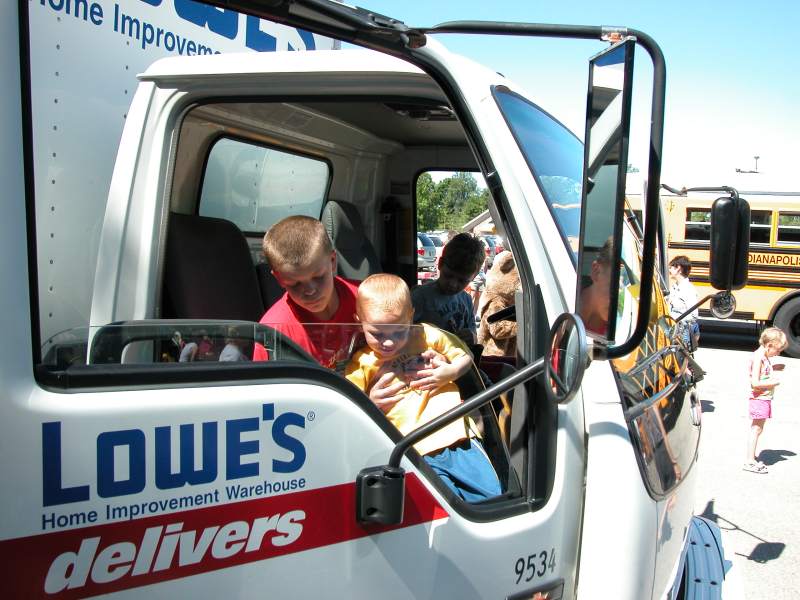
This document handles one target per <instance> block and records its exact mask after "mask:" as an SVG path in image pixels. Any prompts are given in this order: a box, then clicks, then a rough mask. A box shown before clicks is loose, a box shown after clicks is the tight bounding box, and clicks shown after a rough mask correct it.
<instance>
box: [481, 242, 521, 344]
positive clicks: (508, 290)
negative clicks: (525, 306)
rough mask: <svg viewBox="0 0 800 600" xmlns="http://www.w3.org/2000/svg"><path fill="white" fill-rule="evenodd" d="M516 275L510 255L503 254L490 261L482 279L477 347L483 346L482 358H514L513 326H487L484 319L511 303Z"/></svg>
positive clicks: (512, 323) (509, 323)
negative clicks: (482, 299)
mask: <svg viewBox="0 0 800 600" xmlns="http://www.w3.org/2000/svg"><path fill="white" fill-rule="evenodd" d="M519 286H520V281H519V272H518V271H517V265H516V263H515V262H514V256H513V255H512V254H511V252H508V251H504V252H501V253H500V254H498V255H497V256H496V257H495V259H494V264H493V265H492V268H491V269H489V273H487V275H486V292H485V293H484V295H483V298H484V301H483V304H482V305H481V310H480V317H481V325H480V328H479V329H478V343H479V344H483V354H484V356H514V354H515V353H516V351H517V323H516V321H510V320H502V321H497V322H495V323H489V322H488V321H487V320H486V319H487V317H489V316H491V315H492V314H494V313H496V312H497V311H500V310H502V309H504V308H508V307H509V306H512V305H513V304H514V302H515V298H514V293H515V292H516V291H517V290H518V289H519Z"/></svg>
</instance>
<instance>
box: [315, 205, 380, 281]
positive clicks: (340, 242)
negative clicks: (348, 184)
mask: <svg viewBox="0 0 800 600" xmlns="http://www.w3.org/2000/svg"><path fill="white" fill-rule="evenodd" d="M320 220H321V221H322V224H323V225H324V226H325V230H326V231H327V232H328V236H329V237H330V238H331V242H332V243H333V247H334V248H335V249H336V252H337V254H338V265H339V269H338V270H339V274H340V275H341V276H342V277H347V278H349V279H358V280H363V279H365V278H366V277H367V276H369V275H371V274H373V273H379V272H380V271H381V264H380V260H379V259H378V254H377V253H376V252H375V248H373V246H372V243H371V242H370V241H369V239H368V238H367V236H366V235H365V234H364V224H363V223H362V221H361V216H360V215H359V213H358V209H357V208H356V207H355V206H354V205H352V204H350V203H349V202H340V201H338V200H328V202H327V203H326V204H325V208H324V209H323V210H322V217H321V218H320Z"/></svg>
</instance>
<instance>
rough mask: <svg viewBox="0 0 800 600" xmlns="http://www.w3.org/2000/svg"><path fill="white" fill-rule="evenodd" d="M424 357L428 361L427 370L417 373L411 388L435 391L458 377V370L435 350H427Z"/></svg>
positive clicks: (423, 354)
mask: <svg viewBox="0 0 800 600" xmlns="http://www.w3.org/2000/svg"><path fill="white" fill-rule="evenodd" d="M422 357H423V358H424V359H425V361H426V368H424V369H420V370H419V371H417V378H416V379H415V380H414V381H412V382H411V383H410V387H411V388H413V389H415V390H419V391H433V390H436V389H438V388H440V387H442V386H443V385H445V384H446V383H450V382H451V381H453V380H454V379H456V378H457V377H458V371H457V369H456V368H455V367H454V366H453V365H451V364H450V362H449V361H448V360H447V357H445V356H444V355H442V354H439V353H438V352H436V351H435V350H426V351H425V352H423V353H422Z"/></svg>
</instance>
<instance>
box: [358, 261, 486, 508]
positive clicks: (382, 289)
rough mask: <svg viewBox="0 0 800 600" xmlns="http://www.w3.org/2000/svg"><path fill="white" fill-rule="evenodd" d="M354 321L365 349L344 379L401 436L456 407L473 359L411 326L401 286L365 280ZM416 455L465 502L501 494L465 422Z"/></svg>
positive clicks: (433, 332) (437, 334) (421, 445)
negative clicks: (459, 383)
mask: <svg viewBox="0 0 800 600" xmlns="http://www.w3.org/2000/svg"><path fill="white" fill-rule="evenodd" d="M356 315H357V317H358V320H359V322H360V323H361V325H362V328H363V332H364V337H365V338H366V342H367V347H366V348H364V349H362V350H359V351H358V352H357V353H356V354H355V355H354V356H353V358H352V359H351V361H350V364H349V365H348V367H347V370H346V372H345V375H346V377H347V379H348V380H350V381H351V382H352V383H354V384H355V385H356V386H358V387H359V388H360V389H361V390H363V391H364V392H366V393H367V394H368V395H369V397H370V399H371V400H372V401H373V402H374V403H375V405H376V406H378V408H380V409H381V410H382V411H383V412H384V414H386V416H387V417H388V419H389V420H390V421H391V422H392V424H393V425H394V426H395V427H397V428H398V429H399V430H400V432H401V433H403V434H407V433H409V432H411V431H413V430H414V429H417V428H418V427H420V426H421V425H424V424H425V423H427V422H429V421H431V420H433V419H434V418H436V417H438V416H439V415H441V414H442V413H444V412H446V411H448V410H449V409H451V408H454V407H456V406H458V405H459V404H461V395H460V394H459V391H458V387H457V386H456V384H455V383H454V381H455V380H456V379H458V377H460V376H461V375H463V374H464V373H466V372H467V371H468V370H469V368H470V366H471V364H472V356H471V355H470V354H469V352H468V351H467V350H465V349H464V347H463V344H462V343H461V341H460V340H459V339H458V338H457V337H455V336H454V335H452V334H450V333H446V332H443V331H441V330H439V329H436V328H435V327H432V326H430V325H427V324H422V325H417V326H412V325H411V321H412V318H413V315H414V309H413V307H412V305H411V293H410V291H409V289H408V286H407V285H406V283H405V281H403V280H402V279H401V278H399V277H397V276H396V275H390V274H385V273H383V274H379V275H372V276H370V277H368V278H367V279H365V280H364V281H363V282H362V283H361V285H360V286H359V289H358V295H357V298H356ZM414 447H415V448H416V449H417V451H418V452H419V453H420V454H422V455H423V456H424V458H425V460H426V461H427V462H428V464H429V465H430V466H431V467H432V468H433V470H434V471H436V473H437V474H438V475H439V476H440V477H441V478H442V480H443V481H444V482H445V483H446V484H447V486H448V487H449V488H450V489H451V490H453V492H455V493H456V495H458V496H459V497H461V498H463V499H464V500H466V501H468V502H477V501H480V500H485V499H486V498H491V497H493V496H497V495H499V494H500V493H501V489H500V482H499V480H498V478H497V474H496V473H495V471H494V468H493V467H492V465H491V463H490V462H489V459H488V457H487V456H486V453H485V452H484V450H483V447H482V446H481V444H480V442H479V441H478V439H477V438H476V437H475V434H474V433H473V432H472V431H471V427H470V425H469V420H468V419H461V420H459V421H456V422H454V423H450V424H449V425H447V426H445V427H443V428H442V429H440V430H438V431H436V432H435V433H433V434H431V435H429V436H428V437H426V438H424V439H422V440H420V441H419V442H418V443H417V444H416V445H415V446H414Z"/></svg>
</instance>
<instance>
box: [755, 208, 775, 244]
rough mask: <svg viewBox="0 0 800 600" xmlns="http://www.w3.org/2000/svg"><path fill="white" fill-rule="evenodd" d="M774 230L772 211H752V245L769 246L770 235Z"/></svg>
mask: <svg viewBox="0 0 800 600" xmlns="http://www.w3.org/2000/svg"><path fill="white" fill-rule="evenodd" d="M771 229H772V211H770V210H751V211H750V243H751V244H767V245H769V233H770V230H771Z"/></svg>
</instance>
